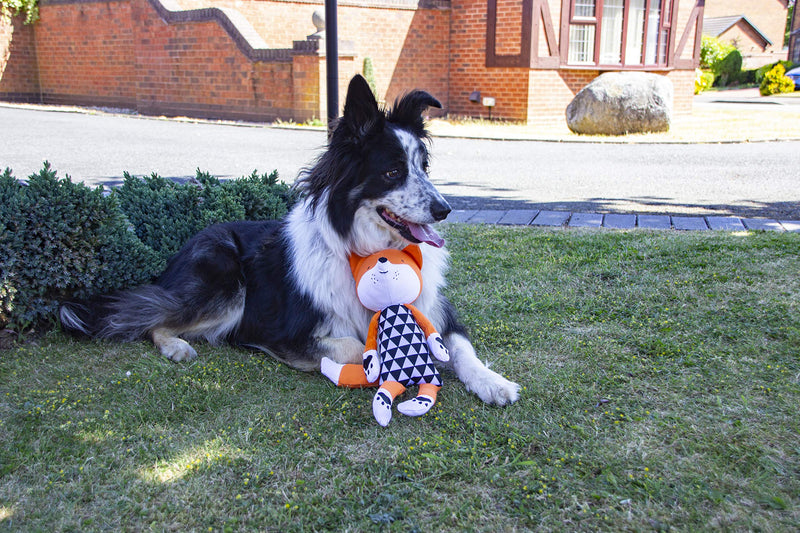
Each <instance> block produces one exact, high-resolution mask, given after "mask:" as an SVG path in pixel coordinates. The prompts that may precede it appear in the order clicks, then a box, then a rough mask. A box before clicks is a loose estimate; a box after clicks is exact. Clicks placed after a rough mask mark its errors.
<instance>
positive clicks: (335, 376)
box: [320, 357, 378, 389]
mask: <svg viewBox="0 0 800 533" xmlns="http://www.w3.org/2000/svg"><path fill="white" fill-rule="evenodd" d="M320 369H321V370H322V373H323V374H325V376H326V377H327V378H328V379H330V380H331V381H333V382H334V383H335V384H336V385H338V386H339V387H349V388H351V389H359V388H362V387H377V386H378V382H377V381H374V382H372V383H370V382H369V381H367V375H366V374H364V366H363V365H356V364H351V365H342V364H339V363H337V362H335V361H333V360H332V359H328V358H327V357H323V358H322V361H321V363H320Z"/></svg>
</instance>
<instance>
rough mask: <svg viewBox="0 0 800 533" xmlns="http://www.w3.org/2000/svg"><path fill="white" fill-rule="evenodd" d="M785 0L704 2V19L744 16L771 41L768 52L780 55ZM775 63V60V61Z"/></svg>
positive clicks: (784, 19)
mask: <svg viewBox="0 0 800 533" xmlns="http://www.w3.org/2000/svg"><path fill="white" fill-rule="evenodd" d="M787 9H788V3H787V2H786V0H706V8H705V15H704V16H706V17H726V16H732V15H744V16H746V17H747V19H748V20H749V21H750V22H752V23H753V24H754V25H755V26H756V27H757V28H758V29H759V31H760V32H761V33H763V34H764V35H766V36H767V38H768V39H769V40H770V41H772V45H771V46H770V47H769V48H768V50H767V51H768V52H771V53H776V54H777V53H780V52H781V50H782V49H783V35H784V32H785V31H786V15H787V11H786V10H787ZM776 61H777V60H776Z"/></svg>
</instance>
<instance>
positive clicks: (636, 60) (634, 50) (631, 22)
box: [625, 0, 645, 65]
mask: <svg viewBox="0 0 800 533" xmlns="http://www.w3.org/2000/svg"><path fill="white" fill-rule="evenodd" d="M644 3H645V0H631V7H630V10H629V11H628V15H629V18H628V36H627V41H626V43H625V63H626V64H628V65H641V64H642V45H643V44H644V42H643V41H644V16H645V9H644Z"/></svg>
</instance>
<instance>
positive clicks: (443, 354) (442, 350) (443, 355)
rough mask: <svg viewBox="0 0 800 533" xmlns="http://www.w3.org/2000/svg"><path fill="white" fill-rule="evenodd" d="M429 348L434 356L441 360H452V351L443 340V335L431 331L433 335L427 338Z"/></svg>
mask: <svg viewBox="0 0 800 533" xmlns="http://www.w3.org/2000/svg"><path fill="white" fill-rule="evenodd" d="M427 342H428V348H430V350H431V353H432V354H433V356H434V357H435V358H436V359H438V360H439V361H449V360H450V351H449V350H448V349H447V347H446V346H445V345H444V341H443V340H442V336H441V335H439V334H438V333H431V335H430V336H429V337H428V339H427Z"/></svg>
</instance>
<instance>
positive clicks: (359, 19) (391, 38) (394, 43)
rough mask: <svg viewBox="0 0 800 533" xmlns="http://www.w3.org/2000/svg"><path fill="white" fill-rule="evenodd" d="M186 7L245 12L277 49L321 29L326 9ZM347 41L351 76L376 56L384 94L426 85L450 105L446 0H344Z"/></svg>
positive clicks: (278, 3) (226, 2)
mask: <svg viewBox="0 0 800 533" xmlns="http://www.w3.org/2000/svg"><path fill="white" fill-rule="evenodd" d="M179 2H180V5H181V6H182V7H184V8H187V9H188V8H200V7H211V6H214V7H231V8H235V9H236V10H238V11H240V12H241V13H242V14H243V15H244V16H245V17H246V18H247V20H248V21H249V22H250V23H251V24H252V25H253V27H254V28H255V29H256V31H258V33H259V35H260V36H262V37H263V38H264V40H265V42H266V43H267V44H268V45H269V46H271V47H279V48H281V47H291V46H292V42H293V41H295V40H299V39H305V38H306V37H307V36H309V35H311V34H313V33H314V32H315V31H316V28H315V26H314V25H313V23H312V21H311V16H312V14H313V13H314V11H320V12H322V13H324V11H325V8H324V0H302V1H294V2H293V1H286V0H258V1H245V2H242V1H241V0H179ZM337 19H338V31H339V40H340V41H341V42H344V41H349V42H351V43H352V44H353V48H354V49H355V51H356V53H357V57H356V58H355V60H354V61H353V62H352V64H348V65H342V64H340V65H339V71H340V72H342V73H343V74H345V75H346V77H347V78H349V77H352V75H353V74H356V73H360V72H362V70H363V61H364V59H365V58H367V57H369V58H370V59H372V63H373V67H374V72H375V80H376V85H377V90H378V98H379V99H380V100H383V101H387V102H392V101H393V100H394V99H395V98H396V97H397V96H398V95H400V94H402V93H404V92H407V91H410V90H412V89H416V88H424V89H426V90H428V91H429V92H431V93H432V94H434V95H435V96H436V97H437V98H438V99H439V100H440V101H441V102H442V103H443V104H445V105H446V104H447V89H448V87H447V63H448V55H449V39H448V36H449V28H450V10H449V8H448V2H447V1H446V0H445V1H440V0H439V1H423V2H419V3H418V2H416V1H402V0H399V1H389V0H387V1H370V2H348V1H347V0H343V1H339V2H338V12H337Z"/></svg>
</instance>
